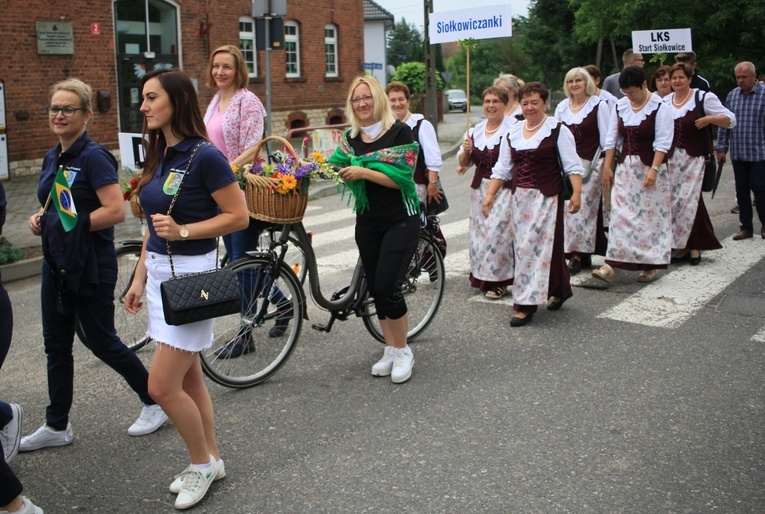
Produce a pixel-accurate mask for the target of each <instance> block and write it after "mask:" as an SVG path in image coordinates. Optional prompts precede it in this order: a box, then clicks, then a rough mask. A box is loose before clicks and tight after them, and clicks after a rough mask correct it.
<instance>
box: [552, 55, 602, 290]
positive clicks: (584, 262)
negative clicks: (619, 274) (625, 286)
mask: <svg viewBox="0 0 765 514" xmlns="http://www.w3.org/2000/svg"><path fill="white" fill-rule="evenodd" d="M563 91H564V92H565V93H566V99H565V100H563V101H562V102H561V103H559V104H558V107H556V108H555V118H556V119H557V120H558V121H560V122H561V123H563V124H564V125H565V126H566V127H567V128H568V129H569V130H570V131H571V133H572V134H573V135H574V141H575V142H576V153H577V154H578V155H579V158H581V159H582V164H583V165H584V166H587V167H589V170H590V172H589V173H588V172H587V171H588V170H587V169H585V174H584V176H583V177H582V208H581V209H579V211H578V212H576V213H573V214H572V213H570V212H568V211H567V210H565V209H564V214H563V221H564V232H565V236H564V242H563V249H564V251H565V252H566V257H567V258H568V259H569V261H568V271H569V273H571V274H572V275H576V274H577V273H579V272H580V271H581V270H582V266H585V267H590V266H591V265H592V260H591V256H592V254H597V255H605V254H606V246H607V244H608V242H607V240H606V233H605V231H604V230H603V187H602V186H601V184H600V170H601V168H602V165H603V162H602V159H600V158H599V156H600V155H601V151H600V150H599V149H602V148H604V147H605V146H606V136H607V135H608V119H609V109H608V103H607V102H606V101H605V100H602V99H601V98H600V97H599V96H598V95H597V92H598V88H597V87H596V86H595V82H594V81H593V80H592V77H590V74H589V73H587V71H585V69H584V68H573V69H571V70H569V72H568V73H567V74H566V78H565V79H564V81H563ZM595 157H598V159H597V160H594V159H595Z"/></svg>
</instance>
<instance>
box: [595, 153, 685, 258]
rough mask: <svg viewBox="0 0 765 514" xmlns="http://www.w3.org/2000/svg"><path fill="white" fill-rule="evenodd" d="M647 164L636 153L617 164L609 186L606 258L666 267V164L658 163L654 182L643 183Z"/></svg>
mask: <svg viewBox="0 0 765 514" xmlns="http://www.w3.org/2000/svg"><path fill="white" fill-rule="evenodd" d="M649 168H650V167H649V166H646V165H645V164H643V163H642V162H641V161H640V158H639V157H638V156H635V155H628V156H627V157H626V159H625V160H624V162H623V163H622V164H619V165H617V167H616V172H615V174H614V187H613V189H612V190H611V221H610V223H609V228H608V250H607V251H606V261H607V262H608V263H609V264H611V265H613V266H615V267H622V266H620V264H622V263H623V264H627V265H628V266H624V267H625V268H628V269H638V268H635V267H634V266H630V265H639V266H642V265H648V266H647V267H645V268H642V267H641V268H640V269H651V268H654V267H656V266H662V267H665V266H666V265H667V264H669V259H670V253H671V251H672V232H671V228H672V225H671V215H672V206H671V194H670V183H669V179H668V176H667V168H666V166H665V165H662V166H661V167H660V171H659V173H658V174H657V177H656V183H655V184H654V185H653V186H652V187H650V188H645V187H643V180H644V179H645V176H646V175H647V174H648V170H649Z"/></svg>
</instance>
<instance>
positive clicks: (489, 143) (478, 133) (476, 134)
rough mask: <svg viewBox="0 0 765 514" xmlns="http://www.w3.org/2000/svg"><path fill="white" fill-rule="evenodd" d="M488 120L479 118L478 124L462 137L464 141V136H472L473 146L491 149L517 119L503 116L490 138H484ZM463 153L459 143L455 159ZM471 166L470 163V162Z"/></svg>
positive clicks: (480, 148)
mask: <svg viewBox="0 0 765 514" xmlns="http://www.w3.org/2000/svg"><path fill="white" fill-rule="evenodd" d="M487 121H488V120H481V121H480V122H479V123H478V125H476V126H475V127H474V128H471V129H470V130H468V131H467V133H466V134H465V135H464V136H463V137H462V140H463V141H464V140H465V138H466V137H470V136H473V144H474V145H475V147H476V148H477V149H479V150H484V149H486V148H488V149H489V150H492V149H493V148H494V147H495V146H497V145H498V144H499V142H500V140H501V139H502V138H503V136H504V135H505V134H507V131H508V130H510V127H512V126H513V125H515V124H517V123H518V120H517V119H515V118H513V117H512V116H505V118H504V119H503V120H502V123H501V124H500V126H499V128H498V129H497V131H496V132H495V133H494V134H492V135H491V137H490V138H488V139H487V138H486V123H487ZM463 153H465V151H464V150H463V148H462V146H461V145H460V149H459V151H458V152H457V159H458V160H459V157H460V155H462V154H463ZM470 165H471V166H472V163H471V164H470Z"/></svg>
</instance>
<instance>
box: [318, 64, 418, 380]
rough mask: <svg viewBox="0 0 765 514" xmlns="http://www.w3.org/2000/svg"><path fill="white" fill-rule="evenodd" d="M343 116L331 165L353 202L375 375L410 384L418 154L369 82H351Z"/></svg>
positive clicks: (409, 134) (376, 87) (377, 87)
mask: <svg viewBox="0 0 765 514" xmlns="http://www.w3.org/2000/svg"><path fill="white" fill-rule="evenodd" d="M346 112H347V113H348V116H349V118H350V122H351V128H350V129H349V130H347V131H346V132H345V133H344V134H343V138H342V141H341V143H340V145H339V146H338V147H337V149H336V150H335V153H334V154H333V155H332V157H331V158H330V159H329V162H330V163H332V164H334V165H336V166H340V167H341V168H342V169H341V170H340V174H341V175H342V177H343V180H345V182H346V186H347V188H348V191H349V192H350V193H351V195H352V196H353V199H354V206H353V210H354V212H356V245H357V246H358V248H359V254H360V256H361V262H362V265H363V267H364V274H365V275H366V277H367V282H368V285H369V291H370V294H371V296H372V298H374V302H375V307H376V309H377V316H378V318H379V320H380V326H381V327H382V331H383V335H384V337H385V343H386V347H385V351H384V352H383V356H382V358H381V359H380V360H379V361H378V362H377V363H376V364H375V365H374V366H372V375H374V376H381V377H387V376H390V377H391V380H392V381H393V382H394V383H396V384H400V383H402V382H406V381H407V380H409V378H410V377H411V376H412V367H413V366H414V355H413V354H412V350H411V349H410V348H409V345H407V332H408V330H409V317H408V315H407V306H406V301H405V300H404V297H403V294H402V291H401V285H402V283H403V281H404V278H405V277H404V275H405V273H406V270H407V267H408V265H409V263H410V262H411V260H412V257H413V256H414V253H415V250H416V248H417V242H418V239H417V238H418V235H419V231H420V217H419V210H420V208H419V200H418V198H417V190H416V188H415V184H414V180H413V179H412V173H413V169H414V166H415V164H416V162H417V154H418V149H419V148H418V145H417V144H416V143H414V140H413V138H412V131H411V130H410V129H409V127H408V126H407V125H406V124H405V123H402V122H401V121H399V120H397V119H396V117H395V116H394V114H393V111H392V110H391V108H390V104H389V102H388V98H387V96H386V94H385V91H384V90H383V88H382V86H380V84H379V82H377V80H376V79H374V78H370V77H358V78H356V79H355V80H354V81H353V82H352V83H351V87H350V91H349V94H348V100H347V104H346Z"/></svg>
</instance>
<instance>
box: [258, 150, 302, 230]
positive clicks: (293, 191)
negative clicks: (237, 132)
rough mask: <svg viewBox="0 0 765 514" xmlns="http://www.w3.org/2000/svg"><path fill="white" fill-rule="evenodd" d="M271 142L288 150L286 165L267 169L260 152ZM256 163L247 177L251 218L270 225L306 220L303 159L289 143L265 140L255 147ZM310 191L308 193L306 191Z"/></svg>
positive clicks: (280, 164)
mask: <svg viewBox="0 0 765 514" xmlns="http://www.w3.org/2000/svg"><path fill="white" fill-rule="evenodd" d="M268 141H279V142H280V143H282V145H283V146H284V148H285V149H286V151H287V152H288V154H287V155H285V159H284V162H282V163H279V164H277V165H276V166H274V167H273V168H271V169H266V167H264V166H263V165H262V161H261V159H260V151H261V150H262V148H263V146H264V145H265V144H266V143H267V142H268ZM255 155H256V161H255V162H254V163H253V164H252V165H251V166H250V167H249V168H248V169H247V170H246V171H248V173H246V174H245V175H244V178H245V179H246V183H245V189H244V191H245V199H246V200H247V209H248V210H249V211H250V216H251V217H253V218H256V219H259V220H262V221H267V222H270V223H279V224H283V223H297V222H299V221H301V220H302V219H303V215H304V214H305V209H306V206H307V205H308V195H307V194H303V191H302V189H303V188H302V187H301V184H300V182H301V181H302V180H308V177H305V178H303V177H301V176H299V171H300V160H299V159H298V156H297V154H296V153H295V149H294V148H293V147H292V145H291V144H290V142H289V141H287V140H286V139H284V138H281V137H279V136H269V137H266V138H263V139H262V140H261V141H260V142H259V143H258V144H257V146H256V147H255ZM269 174H270V176H268V175H269ZM306 192H307V191H306Z"/></svg>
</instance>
